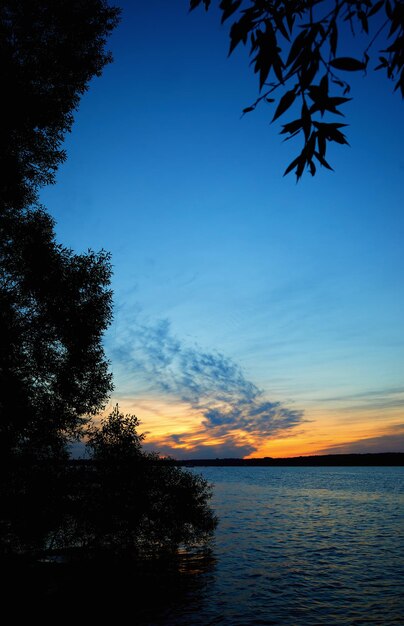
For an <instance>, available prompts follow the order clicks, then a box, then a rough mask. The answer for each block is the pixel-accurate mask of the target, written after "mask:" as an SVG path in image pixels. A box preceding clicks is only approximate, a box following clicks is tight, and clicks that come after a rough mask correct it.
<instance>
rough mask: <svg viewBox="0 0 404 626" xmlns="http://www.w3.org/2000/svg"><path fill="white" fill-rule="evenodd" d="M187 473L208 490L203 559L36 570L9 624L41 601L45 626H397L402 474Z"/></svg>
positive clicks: (199, 554)
mask: <svg viewBox="0 0 404 626" xmlns="http://www.w3.org/2000/svg"><path fill="white" fill-rule="evenodd" d="M194 471H195V472H201V473H203V475H204V477H205V478H207V479H208V480H209V481H210V482H212V483H213V484H214V497H213V506H214V508H215V510H216V513H217V514H218V515H219V519H220V521H219V526H218V529H217V531H216V536H215V539H214V541H213V543H212V545H211V549H206V550H203V551H195V552H193V553H188V552H186V551H180V552H179V553H178V554H176V555H174V556H171V557H170V558H168V557H165V558H163V557H162V558H161V559H160V560H158V561H150V560H145V561H144V562H142V563H137V564H134V563H133V562H132V563H129V564H126V565H123V564H122V563H119V564H118V563H115V564H114V563H108V564H107V563H99V564H98V565H94V564H92V565H91V566H90V565H89V566H86V567H85V566H83V565H80V567H76V566H74V565H72V567H71V568H70V569H69V567H67V568H66V567H65V566H63V567H62V568H60V567H59V566H58V564H57V563H54V564H43V569H41V568H39V569H38V568H37V570H36V572H35V576H31V579H30V584H31V592H32V593H31V594H30V599H27V597H26V594H25V596H24V597H23V598H20V599H19V601H17V602H16V603H15V605H14V609H15V610H14V621H18V617H19V614H20V613H21V611H22V610H23V609H24V608H25V609H26V608H27V607H28V608H29V609H30V611H32V608H33V604H32V602H33V601H34V599H36V600H38V598H40V603H41V605H40V606H39V607H37V608H39V610H40V614H41V616H42V617H43V618H44V619H43V621H47V619H48V618H49V617H52V616H53V617H55V616H60V615H61V614H63V615H64V616H66V615H67V614H68V613H70V615H71V616H72V617H73V618H74V619H75V621H79V623H84V621H87V622H89V623H94V621H95V620H97V621H98V619H103V618H107V617H108V618H110V619H112V620H113V623H114V624H118V625H119V624H126V623H130V624H133V625H134V626H208V625H212V626H213V625H222V626H250V625H251V626H258V625H260V624H262V625H271V624H274V625H277V626H281V625H288V626H295V625H296V626H300V625H303V624H304V625H308V626H315V625H317V626H320V625H322V626H337V625H338V626H339V625H341V626H345V625H346V626H348V625H349V626H351V625H358V626H359V625H365V624H367V625H380V626H390V625H394V624H403V615H404V604H403V600H402V596H403V594H402V580H403V573H404V572H403V548H404V543H403V531H404V524H403V521H404V520H403V500H404V468H400V467H386V468H383V467H374V468H369V467H355V468H349V467H344V468H342V467H341V468H326V467H317V468H309V467H300V468H299V467H262V468H261V467H251V468H242V467H223V468H220V467H210V468H198V469H195V470H194ZM11 579H12V576H11V578H10V580H11ZM11 587H14V589H15V590H16V591H17V592H18V590H19V589H23V588H25V589H26V588H27V584H26V581H25V583H24V581H21V580H18V579H16V580H15V581H12V582H11ZM17 595H18V593H17ZM21 600H23V601H21ZM104 621H105V620H104Z"/></svg>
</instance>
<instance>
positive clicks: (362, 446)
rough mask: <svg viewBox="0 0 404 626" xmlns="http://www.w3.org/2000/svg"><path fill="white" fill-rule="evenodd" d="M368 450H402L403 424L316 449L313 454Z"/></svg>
mask: <svg viewBox="0 0 404 626" xmlns="http://www.w3.org/2000/svg"><path fill="white" fill-rule="evenodd" d="M369 452H404V424H399V425H396V426H393V427H390V428H389V432H388V433H387V434H385V435H379V436H377V437H368V438H366V439H360V440H358V441H346V442H344V443H339V444H337V445H332V446H329V447H327V448H323V449H321V450H318V451H317V452H316V453H315V454H363V453H369Z"/></svg>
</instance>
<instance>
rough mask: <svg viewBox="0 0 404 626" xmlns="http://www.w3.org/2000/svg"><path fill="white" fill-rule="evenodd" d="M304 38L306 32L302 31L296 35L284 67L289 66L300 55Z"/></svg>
mask: <svg viewBox="0 0 404 626" xmlns="http://www.w3.org/2000/svg"><path fill="white" fill-rule="evenodd" d="M306 36H307V30H302V32H301V33H299V34H298V36H297V37H296V39H295V40H294V42H293V43H292V46H291V48H290V52H289V56H288V60H287V61H286V65H290V64H291V63H293V61H294V60H295V59H296V57H297V56H299V55H300V54H301V52H302V48H303V42H304V40H305V39H306Z"/></svg>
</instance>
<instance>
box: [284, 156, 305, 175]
mask: <svg viewBox="0 0 404 626" xmlns="http://www.w3.org/2000/svg"><path fill="white" fill-rule="evenodd" d="M300 159H301V155H300V154H299V156H298V157H297V158H296V159H294V160H293V161H292V163H289V165H288V167H287V168H286V170H285V171H284V173H283V175H284V176H286V174H289V172H291V171H292V170H293V168H294V167H296V165H297V164H298V163H299V161H300Z"/></svg>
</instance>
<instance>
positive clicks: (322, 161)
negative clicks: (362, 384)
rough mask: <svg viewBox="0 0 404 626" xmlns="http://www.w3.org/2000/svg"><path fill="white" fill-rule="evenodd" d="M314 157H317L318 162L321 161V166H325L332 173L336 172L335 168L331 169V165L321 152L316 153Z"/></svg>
mask: <svg viewBox="0 0 404 626" xmlns="http://www.w3.org/2000/svg"><path fill="white" fill-rule="evenodd" d="M314 156H315V157H316V159H317V161H319V162H320V163H321V165H324V167H326V168H327V169H328V170H331V171H332V172H333V171H334V170H333V168H332V167H331V165H330V164H329V163H327V161H326V160H325V158H324V157H322V156H321V154H320V153H319V152H314Z"/></svg>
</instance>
